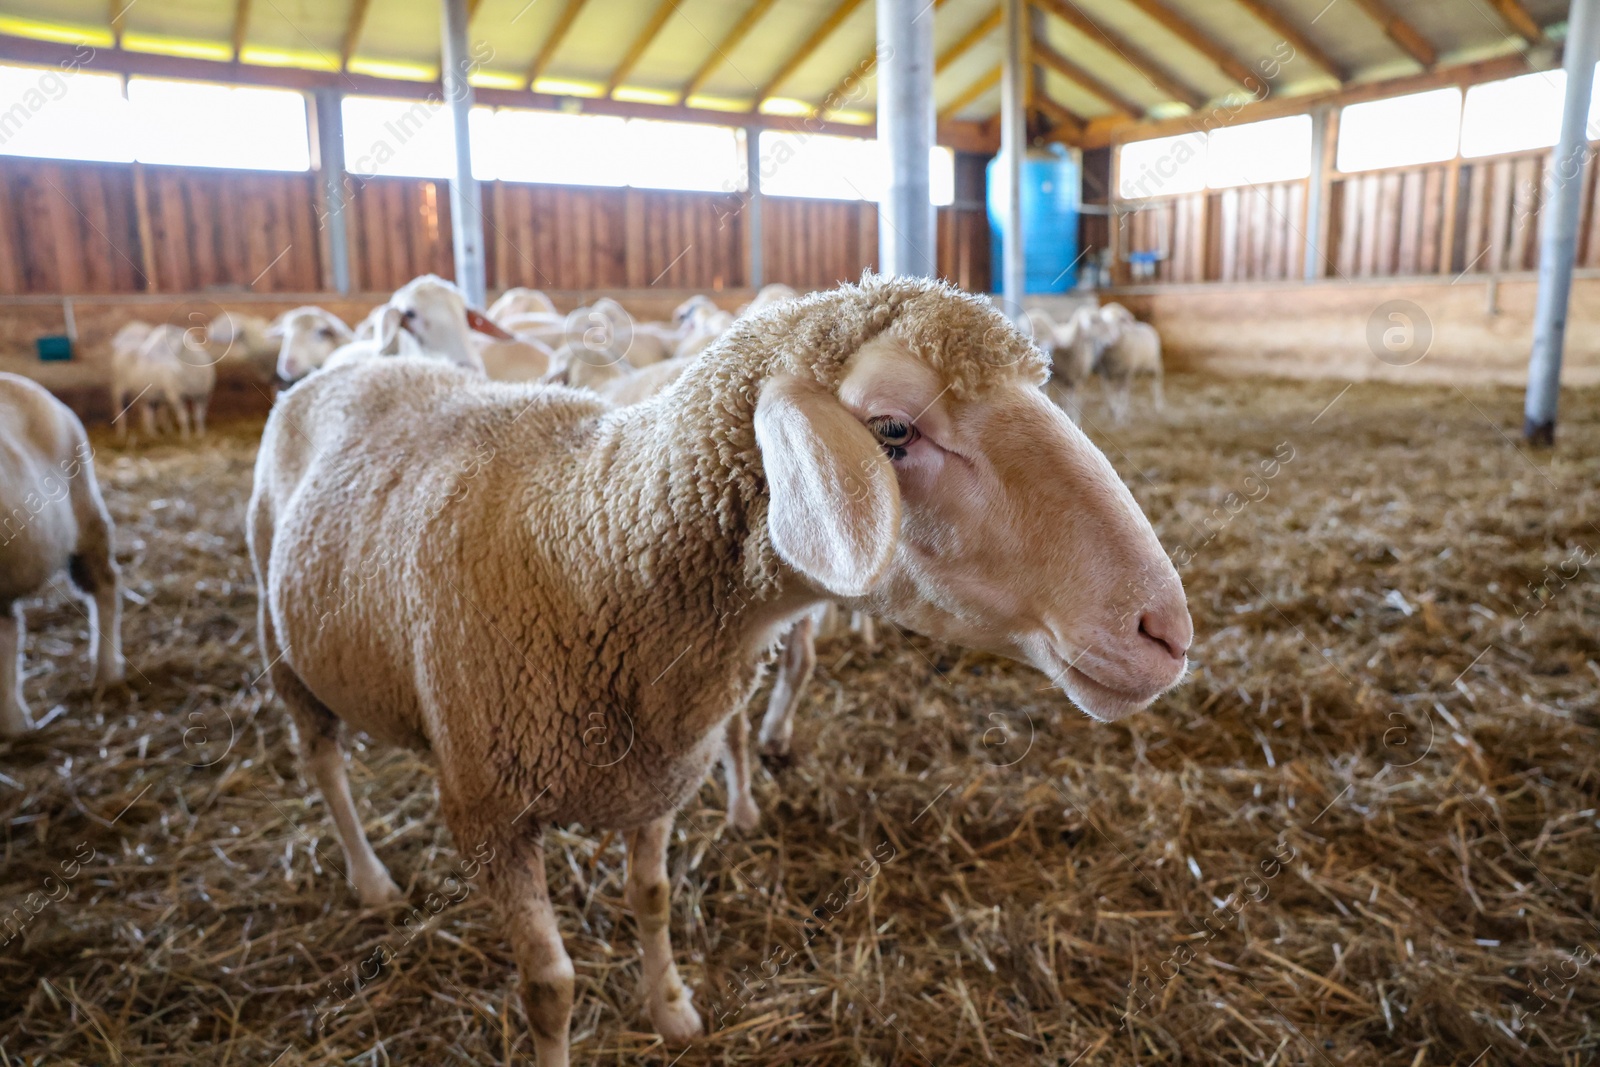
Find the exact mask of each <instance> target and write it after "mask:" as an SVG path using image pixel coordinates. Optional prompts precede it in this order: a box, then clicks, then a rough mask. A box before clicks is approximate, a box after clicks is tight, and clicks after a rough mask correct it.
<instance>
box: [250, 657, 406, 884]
mask: <svg viewBox="0 0 1600 1067" xmlns="http://www.w3.org/2000/svg"><path fill="white" fill-rule="evenodd" d="M270 673H271V675H272V686H273V688H274V689H276V690H277V691H278V696H279V698H280V699H281V700H282V701H283V703H284V705H285V706H286V707H287V708H288V709H289V714H290V715H291V716H293V717H294V724H295V728H296V729H297V730H298V731H299V732H300V759H301V761H302V763H303V765H304V766H305V769H306V771H307V772H308V773H309V774H310V776H311V779H312V780H313V781H314V782H316V784H317V789H319V790H320V791H321V792H322V799H323V800H324V801H325V802H327V805H328V811H329V812H330V813H331V814H332V815H333V825H334V828H335V829H336V830H337V831H338V832H339V844H340V845H341V846H343V848H344V860H345V865H346V868H347V870H348V872H349V878H350V884H351V885H353V886H355V890H356V896H357V897H359V898H360V900H361V903H363V904H365V905H367V906H368V907H378V906H380V905H383V904H388V903H391V902H393V901H396V900H399V899H400V898H401V896H402V894H401V892H400V887H399V886H397V885H395V884H394V879H393V878H390V877H389V872H388V870H387V869H386V868H385V867H384V865H383V861H382V860H380V859H378V855H377V853H375V852H373V851H372V844H371V842H369V841H368V840H367V832H366V830H365V829H363V828H362V826H361V818H360V816H358V815H357V814H356V804H355V800H354V798H352V797H351V796H350V778H349V775H348V774H347V773H346V771H345V765H344V748H343V747H342V746H341V745H340V744H339V719H338V717H337V716H335V715H334V714H333V712H331V711H329V710H328V708H327V706H326V705H324V704H323V703H322V702H321V701H320V700H318V699H317V698H316V697H315V696H313V695H312V693H311V690H309V689H307V688H306V685H305V683H304V682H302V681H301V680H300V676H299V675H297V674H295V673H294V671H293V670H291V669H290V668H289V667H288V666H286V665H285V664H284V663H283V662H282V661H281V659H280V660H279V662H277V663H274V664H273V665H272V668H271V671H270Z"/></svg>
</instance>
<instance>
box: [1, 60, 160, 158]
mask: <svg viewBox="0 0 1600 1067" xmlns="http://www.w3.org/2000/svg"><path fill="white" fill-rule="evenodd" d="M89 54H90V55H93V51H92V50H90V51H89ZM133 146H134V133H133V130H132V128H131V124H130V123H129V120H128V102H127V101H126V100H124V99H123V98H122V79H121V78H118V77H117V76H116V75H114V74H90V73H89V72H87V71H85V70H81V69H78V68H77V67H76V66H66V67H10V66H0V155H7V156H34V157H42V158H46V159H82V160H91V161H95V162H101V163H130V162H132V161H133Z"/></svg>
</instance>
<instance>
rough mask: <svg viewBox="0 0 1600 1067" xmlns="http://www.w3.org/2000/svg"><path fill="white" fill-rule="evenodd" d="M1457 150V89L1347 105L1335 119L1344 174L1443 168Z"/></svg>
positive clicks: (1458, 146)
mask: <svg viewBox="0 0 1600 1067" xmlns="http://www.w3.org/2000/svg"><path fill="white" fill-rule="evenodd" d="M1460 146H1461V90H1460V89H1453V88H1452V89H1434V90H1431V91H1429V92H1425V93H1413V94H1411V95H1410V96H1394V97H1390V98H1388V99H1387V100H1373V101H1370V102H1369V103H1365V104H1351V105H1349V106H1348V107H1346V108H1344V110H1343V111H1342V112H1340V115H1339V153H1338V161H1337V162H1338V168H1339V170H1341V171H1344V172H1345V173H1347V174H1348V173H1350V172H1352V171H1361V170H1378V169H1381V168H1385V167H1406V166H1411V165H1413V164H1417V163H1442V162H1444V161H1445V160H1447V159H1454V158H1455V156H1456V151H1457V150H1458V149H1459V148H1460Z"/></svg>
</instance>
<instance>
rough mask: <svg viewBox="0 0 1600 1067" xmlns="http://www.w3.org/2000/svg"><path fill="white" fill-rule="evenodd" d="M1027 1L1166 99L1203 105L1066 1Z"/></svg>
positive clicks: (1137, 51) (1140, 53)
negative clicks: (1118, 61) (1126, 67)
mask: <svg viewBox="0 0 1600 1067" xmlns="http://www.w3.org/2000/svg"><path fill="white" fill-rule="evenodd" d="M1031 2H1032V3H1033V4H1034V5H1035V6H1037V7H1040V8H1042V9H1043V10H1045V11H1047V12H1049V13H1050V14H1052V15H1054V16H1055V17H1056V18H1058V19H1060V20H1061V21H1062V22H1065V23H1066V24H1067V25H1069V26H1071V27H1072V28H1073V29H1075V30H1077V31H1078V32H1079V33H1081V34H1083V35H1084V36H1085V37H1088V38H1089V39H1090V40H1092V41H1094V42H1095V43H1096V44H1098V45H1100V47H1102V48H1104V49H1106V50H1107V51H1109V52H1112V53H1113V54H1115V55H1116V56H1117V57H1118V58H1119V59H1121V60H1122V61H1123V62H1124V63H1126V64H1128V65H1129V66H1130V67H1132V68H1133V69H1134V70H1136V71H1138V72H1139V73H1140V74H1142V75H1144V77H1145V78H1146V79H1147V80H1148V81H1149V82H1150V84H1151V85H1154V86H1155V87H1156V88H1157V89H1159V90H1160V91H1161V92H1163V93H1166V94H1167V96H1168V97H1169V98H1171V99H1173V100H1180V101H1182V102H1183V103H1185V104H1188V105H1189V106H1190V107H1192V108H1196V109H1198V108H1199V107H1200V106H1201V105H1203V104H1204V103H1205V98H1204V97H1203V96H1201V95H1200V94H1199V93H1197V92H1196V91H1195V90H1194V89H1192V88H1191V87H1189V86H1187V85H1185V84H1184V83H1182V82H1180V81H1179V80H1178V79H1177V78H1174V77H1173V76H1172V75H1170V74H1168V73H1167V72H1166V71H1165V70H1163V69H1162V68H1161V65H1160V64H1158V63H1157V62H1156V61H1155V60H1154V59H1152V58H1151V57H1150V55H1149V54H1148V53H1147V52H1145V51H1144V50H1143V49H1141V48H1140V47H1139V46H1138V45H1135V44H1134V43H1133V42H1132V41H1129V40H1128V39H1127V38H1125V37H1122V36H1120V35H1119V34H1115V33H1112V32H1111V31H1110V30H1104V29H1101V28H1100V27H1099V26H1098V25H1097V24H1095V23H1094V22H1091V21H1090V20H1089V17H1088V16H1087V15H1085V14H1084V13H1083V12H1082V11H1079V10H1078V9H1077V8H1076V7H1074V6H1073V5H1072V4H1071V3H1068V2H1067V0H1031Z"/></svg>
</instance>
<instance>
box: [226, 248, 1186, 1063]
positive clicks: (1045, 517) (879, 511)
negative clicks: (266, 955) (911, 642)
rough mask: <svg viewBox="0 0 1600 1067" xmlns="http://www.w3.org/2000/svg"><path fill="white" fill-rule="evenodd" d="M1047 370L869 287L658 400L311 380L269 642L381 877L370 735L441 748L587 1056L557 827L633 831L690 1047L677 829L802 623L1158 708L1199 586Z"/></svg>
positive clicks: (657, 975) (549, 1053) (562, 1046)
mask: <svg viewBox="0 0 1600 1067" xmlns="http://www.w3.org/2000/svg"><path fill="white" fill-rule="evenodd" d="M1044 379H1045V367H1044V362H1043V359H1042V357H1040V356H1039V354H1038V352H1037V350H1036V349H1034V348H1033V346H1032V345H1030V344H1029V343H1028V342H1027V340H1026V339H1025V338H1023V337H1022V336H1021V334H1020V333H1018V332H1017V331H1016V330H1015V329H1013V328H1012V327H1011V326H1010V325H1009V324H1008V323H1007V322H1006V321H1005V320H1004V319H1003V318H1002V317H1001V316H1000V315H999V314H998V313H997V312H996V311H995V310H994V309H993V308H992V307H990V306H989V305H988V304H987V303H985V302H982V301H980V300H978V299H976V298H974V297H970V296H967V295H965V294H962V293H960V292H958V291H957V290H955V289H953V288H951V287H949V286H947V285H945V284H943V283H941V282H937V281H932V280H927V279H921V278H892V279H891V278H878V277H873V276H870V275H869V276H866V277H865V278H863V280H862V282H861V284H859V285H850V286H843V287H841V288H839V289H837V290H834V291H831V292H827V293H818V294H813V295H812V296H810V297H808V298H806V299H804V300H800V301H795V302H792V303H786V304H783V305H779V306H776V307H771V308H769V309H767V311H765V312H763V313H761V314H759V315H756V316H754V317H752V318H750V319H746V320H744V321H742V322H741V323H739V324H736V325H735V326H734V328H733V329H732V330H730V331H729V332H728V333H727V334H726V335H724V337H723V338H722V339H721V340H719V341H718V342H717V343H716V344H714V345H712V346H711V347H710V348H709V349H707V350H706V352H704V353H702V354H701V355H700V356H699V357H697V358H696V359H695V360H694V361H693V362H692V363H691V365H690V366H689V367H688V368H687V369H686V370H685V371H684V372H683V374H682V375H681V376H680V377H679V378H678V380H677V381H676V382H674V383H673V384H672V385H671V386H670V387H669V388H668V389H666V390H665V391H663V392H661V393H658V394H657V395H656V396H655V397H653V398H651V399H650V400H647V401H644V402H643V403H640V404H635V405H633V406H631V407H624V408H617V407H613V406H611V405H609V404H607V403H605V402H604V401H602V400H599V399H597V398H594V397H591V396H587V395H584V394H581V393H578V392H575V391H573V390H568V389H559V388H549V387H537V386H519V385H511V384H505V383H495V382H486V381H483V380H481V379H477V378H475V377H474V376H472V375H470V374H467V373H464V372H463V371H461V370H460V369H459V368H454V367H448V366H442V365H440V364H438V363H437V362H431V361H427V360H417V359H392V360H367V361H361V362H356V363H351V364H346V365H344V366H341V367H330V368H329V369H327V370H325V371H323V372H322V373H319V374H316V375H313V376H311V377H309V378H308V379H307V380H306V382H305V384H304V385H302V386H300V387H299V388H296V389H293V390H290V391H289V392H287V393H285V394H283V395H282V396H280V397H279V399H278V403H277V405H276V406H275V408H274V410H273V413H272V416H271V417H270V418H269V420H268V422H267V426H266V430H265V433H264V434H263V438H262V443H261V448H260V452H259V456H258V459H257V464H256V478H255V489H254V492H253V494H252V497H251V501H250V506H249V512H248V517H247V523H246V529H247V535H248V539H249V544H250V553H251V559H252V562H253V565H254V567H255V572H256V576H257V582H258V585H259V589H260V597H259V603H260V605H261V607H260V624H261V641H260V647H261V650H262V655H263V659H264V661H265V662H266V663H267V664H268V673H269V674H270V675H271V678H272V682H273V685H274V687H275V688H276V690H277V692H278V694H279V696H280V697H281V698H282V700H283V702H284V704H285V705H286V706H287V708H288V710H289V713H290V714H291V716H292V717H293V719H294V721H295V723H296V726H297V736H298V737H299V739H300V743H301V745H302V758H303V759H304V761H305V766H306V769H307V772H308V776H309V777H310V778H311V779H312V780H313V781H314V782H316V784H317V786H318V788H319V789H320V790H321V792H322V795H323V797H324V798H325V800H326V802H327V804H328V806H329V809H330V812H331V814H332V815H333V818H334V823H335V826H336V828H337V830H338V833H339V837H340V840H341V843H342V844H343V846H344V849H345V853H346V859H347V861H348V866H347V868H346V869H347V870H348V871H349V872H350V875H351V877H352V880H353V881H354V883H355V885H356V888H357V892H358V894H359V896H360V897H361V899H362V900H363V901H365V902H368V903H380V902H383V901H387V900H392V899H394V897H395V896H396V895H398V890H397V888H396V887H395V884H394V882H393V881H392V880H391V879H390V877H389V874H388V872H387V871H386V870H385V868H384V866H383V864H382V862H381V861H380V860H379V859H378V857H377V855H376V854H375V853H374V852H373V850H372V847H371V845H370V843H369V842H368V841H367V839H366V836H365V833H364V831H363V829H362V826H361V821H360V818H359V817H358V815H357V813H356V810H355V806H354V803H353V802H352V800H351V796H350V790H349V783H348V779H347V776H346V772H345V766H344V756H343V754H342V751H341V749H340V742H339V731H340V727H341V723H348V724H349V725H350V726H352V727H354V728H356V729H359V730H363V731H365V732H366V733H367V734H368V735H370V736H372V737H374V738H377V739H381V740H386V741H389V742H391V743H399V744H406V745H411V746H415V747H418V748H422V749H426V750H428V751H430V752H431V753H432V754H433V756H434V759H435V761H436V764H437V767H438V788H439V798H440V810H441V812H442V813H443V815H444V818H445V819H446V821H447V822H448V824H449V826H450V828H451V831H452V834H453V835H454V837H455V839H456V841H457V842H458V844H459V846H460V847H461V848H462V849H463V850H465V849H469V848H471V849H475V851H476V852H477V854H479V855H485V854H486V855H487V856H488V857H491V859H490V862H488V863H486V864H485V865H484V867H483V872H484V874H483V879H484V881H483V885H484V888H485V890H486V892H487V893H488V894H489V895H490V896H491V897H492V898H493V899H495V900H496V901H497V903H498V904H499V906H500V909H501V912H502V914H503V915H504V917H505V921H506V923H507V927H508V933H509V936H510V940H511V943H512V946H513V950H514V953H515V957H516V960H517V964H518V968H519V970H520V971H521V977H522V993H523V1001H524V1006H525V1009H526V1012H527V1016H528V1020H529V1022H530V1024H531V1028H532V1030H533V1043H534V1047H535V1052H536V1055H537V1057H538V1061H539V1063H540V1064H542V1065H543V1067H565V1065H566V1064H567V1062H568V1043H567V1030H568V1024H569V1019H570V1016H571V1010H572V997H573V986H574V972H573V967H572V963H571V960H570V959H569V958H568V956H567V953H566V950H565V947H564V946H563V944H562V938H561V933H560V929H559V926H558V924H557V920H556V913H555V910H554V908H553V907H552V905H551V901H550V896H549V891H548V888H547V884H546V881H545V873H544V866H545V854H544V847H543V837H542V834H543V828H544V827H547V826H551V825H563V824H566V823H569V822H579V821H581V822H582V823H584V824H585V825H586V826H588V827H589V828H591V829H594V830H607V829H615V830H620V831H622V832H623V833H624V834H625V840H626V845H627V849H628V870H627V882H626V894H627V899H628V901H629V903H630V904H631V905H632V907H633V909H634V912H635V914H636V916H637V919H638V926H639V931H640V940H641V942H642V948H643V976H644V984H643V997H642V999H643V1001H644V1003H645V1005H646V1007H647V1009H648V1012H649V1015H650V1018H651V1020H652V1022H653V1024H654V1026H655V1028H656V1029H657V1031H658V1032H660V1033H661V1035H662V1036H663V1037H664V1038H666V1039H667V1040H668V1041H670V1042H672V1043H674V1044H677V1043H682V1042H685V1041H688V1040H691V1039H693V1038H694V1037H695V1036H697V1035H698V1034H700V1033H701V1032H702V1029H703V1028H702V1024H701V1020H700V1016H699V1013H698V1012H696V1011H695V1009H694V1007H693V1005H692V1003H691V998H690V993H689V990H688V989H687V988H686V986H685V985H684V983H683V980H682V979H681V978H680V976H679V974H678V970H677V967H676V964H675V963H674V960H673V954H672V946H671V941H670V937H669V933H668V924H669V920H670V915H671V908H670V905H671V900H670V884H669V882H668V879H667V842H668V840H669V839H670V836H671V830H672V824H673V820H674V817H675V814H676V812H677V810H678V809H679V808H680V807H682V806H683V804H684V803H685V802H687V801H688V800H689V799H691V798H692V797H693V796H694V795H695V794H696V792H697V791H698V789H699V787H700V784H701V782H702V781H703V779H704V777H705V774H706V772H707V770H708V769H709V767H710V765H711V764H712V763H713V762H714V761H715V760H716V759H717V758H718V756H719V755H720V754H721V752H722V751H723V747H724V740H725V736H726V727H727V722H728V720H729V718H730V717H731V716H732V715H733V714H735V713H736V712H737V711H739V710H740V709H741V708H742V707H743V706H744V704H745V703H746V701H747V700H748V698H749V694H750V692H751V690H752V687H753V686H754V684H755V682H756V680H757V678H758V674H759V671H758V667H757V658H758V656H759V655H760V653H761V651H762V650H763V649H765V648H768V647H770V645H771V643H772V642H773V641H774V639H775V637H776V636H777V634H779V633H781V632H782V631H783V630H784V629H785V628H787V627H788V626H789V625H791V624H792V623H793V622H794V621H796V620H797V619H798V618H799V617H800V616H801V615H803V614H805V613H807V612H809V611H810V610H811V609H812V608H814V607H815V606H816V605H818V604H820V603H824V602H826V601H828V600H841V601H843V602H844V603H846V604H847V605H848V606H850V607H853V608H858V609H861V610H868V611H871V612H873V613H874V614H877V615H881V616H884V617H886V618H888V619H890V620H892V621H894V622H895V623H896V624H898V625H901V626H905V627H908V628H911V629H914V630H916V631H918V632H920V633H923V634H926V635H929V636H931V637H934V638H936V639H939V640H945V641H952V642H956V643H960V644H965V645H969V646H972V647H976V648H979V649H984V650H988V651H990V652H993V653H996V654H1001V655H1008V656H1012V657H1015V658H1019V659H1023V660H1025V661H1027V662H1030V663H1032V664H1034V665H1036V666H1037V667H1038V668H1039V669H1040V670H1042V671H1044V672H1046V674H1047V675H1048V676H1049V677H1050V678H1052V679H1053V680H1055V681H1056V682H1057V684H1059V685H1061V686H1062V687H1063V688H1064V689H1065V690H1066V691H1067V693H1068V694H1069V695H1070V696H1071V697H1072V699H1073V700H1074V701H1076V702H1077V703H1078V705H1079V706H1080V707H1082V708H1084V709H1085V710H1086V711H1088V712H1089V713H1090V714H1091V715H1093V716H1095V717H1096V718H1099V719H1104V720H1112V719H1118V718H1121V717H1123V716H1126V715H1129V714H1132V713H1134V712H1136V711H1138V710H1139V709H1141V708H1143V707H1146V706H1148V705H1149V704H1150V702H1152V701H1153V700H1154V699H1155V698H1156V697H1157V696H1158V695H1159V694H1160V693H1162V692H1164V691H1165V690H1166V689H1167V688H1169V687H1170V686H1172V685H1174V684H1176V683H1177V682H1178V681H1179V680H1180V679H1181V677H1182V676H1183V672H1184V668H1185V659H1184V655H1185V651H1186V650H1187V648H1188V645H1189V642H1190V639H1191V637H1192V631H1191V624H1190V621H1189V615H1188V611H1187V607H1186V603H1185V600H1184V595H1183V588H1182V584H1181V583H1180V581H1179V579H1178V574H1177V571H1176V570H1175V569H1174V567H1173V565H1172V563H1171V561H1170V560H1169V559H1168V557H1167V555H1166V553H1165V551H1164V550H1163V549H1162V547H1161V544H1160V542H1159V541H1158V540H1157V539H1156V536H1155V532H1154V530H1153V529H1152V528H1151V526H1150V524H1149V522H1148V521H1147V520H1146V519H1145V517H1144V516H1143V515H1142V514H1141V513H1140V511H1139V508H1138V505H1137V504H1136V503H1135V502H1134V499H1133V497H1132V495H1131V494H1130V493H1129V491H1128V489H1127V487H1126V486H1125V485H1124V484H1123V483H1122V481H1121V480H1120V479H1119V478H1118V477H1117V475H1116V472H1115V471H1114V470H1113V469H1112V467H1111V465H1110V463H1109V462H1108V461H1107V460H1106V458H1105V456H1104V455H1103V454H1102V453H1101V452H1100V451H1099V450H1098V449H1097V448H1095V446H1094V445H1093V444H1092V443H1091V442H1090V441H1089V440H1088V438H1086V437H1085V436H1084V435H1083V434H1082V432H1081V431H1079V430H1078V429H1077V427H1075V426H1074V425H1073V424H1072V423H1071V421H1070V420H1069V419H1067V418H1066V417H1065V416H1064V415H1062V414H1061V412H1060V411H1059V410H1058V409H1057V408H1056V407H1055V406H1054V405H1052V404H1051V403H1049V401H1048V400H1047V399H1046V398H1045V397H1044V396H1043V394H1042V393H1041V392H1040V386H1042V384H1043V382H1044ZM486 447H492V449H493V450H494V451H493V460H492V462H484V461H483V450H484V449H485V448H486ZM953 544H955V545H960V546H961V547H962V550H961V551H959V552H957V551H947V550H944V548H943V546H948V545H953ZM374 560H377V561H379V562H380V565H379V566H377V567H376V569H374V568H373V567H372V563H373V562H374ZM350 575H362V576H364V577H365V576H367V575H370V578H366V579H365V580H364V581H362V582H361V584H360V585H359V586H358V587H356V588H351V587H350V586H349V584H348V580H349V576H350ZM352 598H353V599H354V600H355V601H358V602H359V610H353V611H351V610H346V611H343V612H342V614H338V616H337V619H336V624H335V625H326V624H327V623H328V619H329V615H330V613H331V612H336V611H338V610H339V608H340V606H341V605H342V604H343V603H346V602H348V601H350V600H351V599H352Z"/></svg>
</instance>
